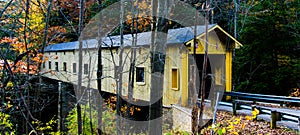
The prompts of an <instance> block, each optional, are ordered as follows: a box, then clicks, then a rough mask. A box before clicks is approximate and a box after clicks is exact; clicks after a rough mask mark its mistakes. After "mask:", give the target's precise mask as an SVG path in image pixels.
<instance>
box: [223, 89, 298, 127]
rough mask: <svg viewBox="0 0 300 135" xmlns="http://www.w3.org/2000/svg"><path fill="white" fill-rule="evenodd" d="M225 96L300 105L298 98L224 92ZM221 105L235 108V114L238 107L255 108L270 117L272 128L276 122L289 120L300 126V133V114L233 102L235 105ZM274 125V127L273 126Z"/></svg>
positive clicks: (224, 103)
mask: <svg viewBox="0 0 300 135" xmlns="http://www.w3.org/2000/svg"><path fill="white" fill-rule="evenodd" d="M224 95H226V96H231V97H237V98H243V99H250V100H252V101H268V102H270V103H284V102H290V103H300V98H297V97H285V96H274V95H262V94H251V93H242V92H224ZM219 104H220V105H225V106H230V107H232V108H233V112H235V113H236V110H235V109H237V108H236V107H237V106H239V108H243V109H246V110H252V109H253V107H255V108H257V109H259V110H260V112H261V113H260V114H267V115H270V119H271V127H274V126H275V127H276V121H280V120H287V121H291V122H294V123H296V124H298V130H299V131H300V114H295V113H291V112H288V111H287V112H285V111H280V110H278V109H276V108H270V107H262V106H251V105H237V104H238V103H237V102H235V100H233V103H232V104H230V103H226V102H219ZM272 125H273V126H272Z"/></svg>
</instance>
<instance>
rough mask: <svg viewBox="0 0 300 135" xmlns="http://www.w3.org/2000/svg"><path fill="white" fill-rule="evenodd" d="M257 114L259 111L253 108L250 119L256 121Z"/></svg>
mask: <svg viewBox="0 0 300 135" xmlns="http://www.w3.org/2000/svg"><path fill="white" fill-rule="evenodd" d="M258 114H259V110H258V109H256V108H254V110H253V111H252V118H253V119H256V118H257V115H258Z"/></svg>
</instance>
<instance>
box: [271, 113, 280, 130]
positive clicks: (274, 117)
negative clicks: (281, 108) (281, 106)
mask: <svg viewBox="0 0 300 135" xmlns="http://www.w3.org/2000/svg"><path fill="white" fill-rule="evenodd" d="M280 119H281V118H280V112H277V111H276V110H272V111H271V129H275V128H276V122H277V121H278V120H280Z"/></svg>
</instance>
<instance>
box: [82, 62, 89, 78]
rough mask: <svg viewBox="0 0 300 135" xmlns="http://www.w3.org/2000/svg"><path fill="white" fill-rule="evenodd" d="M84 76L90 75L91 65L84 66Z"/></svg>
mask: <svg viewBox="0 0 300 135" xmlns="http://www.w3.org/2000/svg"><path fill="white" fill-rule="evenodd" d="M83 68H84V70H83V74H85V75H87V74H88V73H89V65H88V64H84V65H83Z"/></svg>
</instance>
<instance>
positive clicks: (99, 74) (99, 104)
mask: <svg viewBox="0 0 300 135" xmlns="http://www.w3.org/2000/svg"><path fill="white" fill-rule="evenodd" d="M101 10H102V1H101V0H98V12H99V14H101ZM100 20H101V15H99V21H98V37H99V39H98V67H97V88H98V93H99V97H97V96H96V97H97V99H96V105H97V109H98V110H97V112H98V126H97V131H98V134H99V135H102V134H103V132H102V107H103V100H102V94H101V91H102V89H101V84H102V83H101V82H102V81H101V77H102V56H101V55H102V43H101V42H102V39H101V37H102V36H101V22H100Z"/></svg>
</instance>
